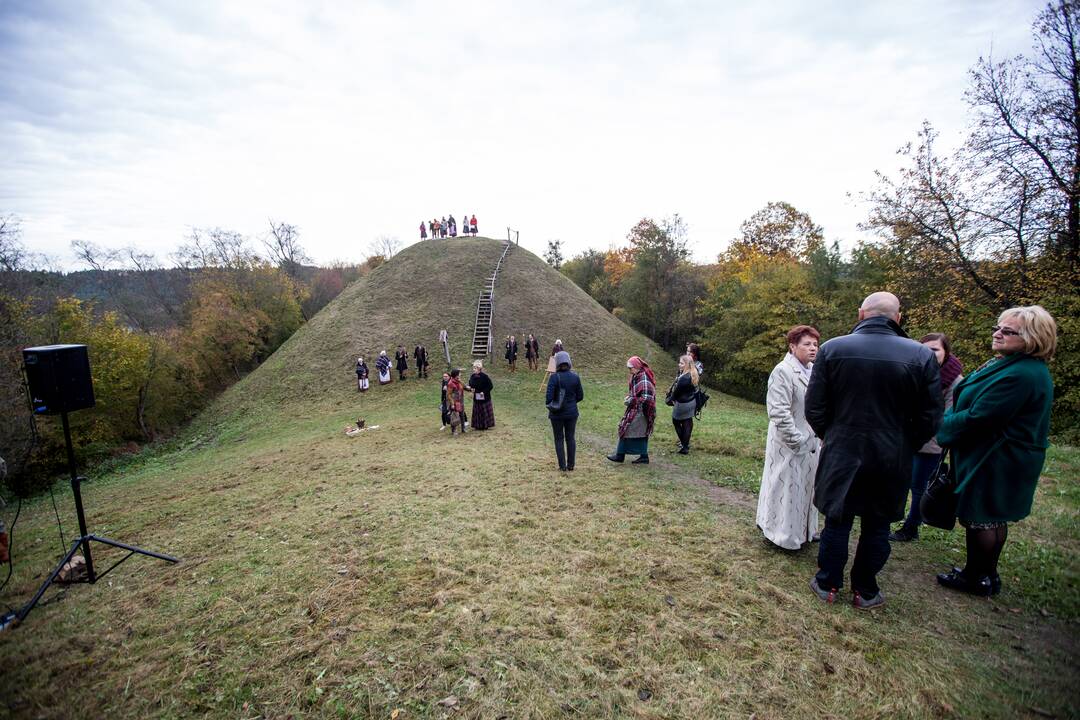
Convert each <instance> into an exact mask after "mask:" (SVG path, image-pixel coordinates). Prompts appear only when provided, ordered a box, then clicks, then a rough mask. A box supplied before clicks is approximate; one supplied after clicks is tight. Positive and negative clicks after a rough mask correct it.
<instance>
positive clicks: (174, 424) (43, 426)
mask: <svg viewBox="0 0 1080 720" xmlns="http://www.w3.org/2000/svg"><path fill="white" fill-rule="evenodd" d="M261 241H262V242H261V244H262V252H261V253H260V252H257V251H256V250H255V249H254V248H253V243H252V241H251V240H250V239H249V238H247V237H244V236H243V235H241V234H240V233H237V232H234V231H231V230H223V229H221V228H205V229H204V228H195V229H193V230H192V231H191V232H190V233H189V235H188V236H187V238H186V239H185V241H184V243H183V244H182V245H181V246H180V248H179V249H178V251H177V252H176V253H175V254H174V255H173V256H172V261H173V265H172V267H163V266H162V265H161V264H160V263H159V262H158V261H157V260H156V259H155V258H154V257H152V256H150V255H147V254H143V253H139V252H138V251H136V250H135V249H132V248H126V249H120V250H116V249H106V248H101V247H97V246H95V245H93V244H91V243H88V242H84V241H76V242H74V243H72V245H73V248H74V250H75V252H76V254H77V256H78V257H79V259H80V260H81V262H82V263H83V264H84V265H86V266H87V267H88V268H90V271H88V272H84V273H79V276H80V277H79V282H78V283H75V284H73V283H71V282H69V280H68V278H66V277H65V276H64V274H62V273H57V272H54V271H49V270H47V269H45V268H46V266H47V259H45V258H42V257H40V256H36V255H34V254H33V253H31V252H29V251H27V249H26V248H25V246H24V244H23V242H22V238H21V228H20V225H19V222H18V219H17V218H14V217H12V216H8V217H5V218H2V219H0V328H2V330H0V456H2V457H4V459H5V460H6V461H7V463H8V466H9V470H10V471H12V475H11V479H9V484H10V485H11V486H12V488H11V489H13V490H15V491H17V492H20V493H27V492H32V491H34V490H35V489H37V488H39V487H41V486H43V484H44V483H46V482H47V480H48V478H49V477H51V476H52V475H53V474H55V473H56V472H57V471H58V470H60V469H61V468H62V466H63V462H64V453H63V445H62V443H63V438H62V435H61V433H60V430H59V427H58V426H59V422H57V421H56V419H55V418H48V417H37V418H34V417H33V416H32V415H31V413H30V411H29V405H28V400H27V394H26V389H25V385H24V378H23V373H22V354H21V350H22V348H24V347H29V346H34V345H48V344H57V343H82V344H86V345H88V346H89V350H90V361H91V372H92V376H93V377H92V379H93V383H94V395H95V400H96V405H95V407H94V408H93V409H91V410H86V411H81V412H78V413H74V414H73V415H71V418H70V419H71V423H72V427H73V430H74V437H75V438H76V441H77V442H78V444H79V445H80V457H81V458H82V459H84V460H87V461H91V462H93V461H95V460H100V459H103V458H107V457H109V456H110V455H113V454H115V453H117V452H118V451H123V450H125V449H135V448H137V447H138V446H140V445H141V444H143V443H146V442H150V441H153V440H155V439H158V438H161V437H164V436H168V435H169V434H171V433H172V432H174V431H175V430H176V429H177V428H179V427H180V426H181V425H182V424H183V423H184V422H186V421H187V420H189V419H190V418H191V417H192V416H193V415H194V414H195V413H196V412H198V410H200V409H201V408H203V407H204V406H205V405H206V404H207V403H208V402H209V401H210V400H211V399H213V398H214V397H215V396H216V395H217V394H218V393H220V392H221V391H222V390H224V389H225V388H227V387H228V386H229V385H231V384H232V383H234V382H236V381H237V380H239V379H240V378H241V377H243V375H244V374H246V373H247V372H250V371H251V370H252V369H253V368H255V367H256V366H257V365H258V364H259V363H261V362H262V361H263V360H265V359H266V358H267V357H269V355H270V354H271V353H273V352H274V350H276V349H277V348H278V347H279V346H280V345H281V344H282V343H283V342H285V340H287V339H288V338H289V337H290V336H291V335H292V333H293V332H295V331H296V330H297V329H298V328H299V327H300V326H301V324H303V322H305V320H306V319H307V318H309V317H311V316H312V315H314V314H315V313H316V312H318V310H319V309H320V308H321V307H322V306H324V305H326V304H327V303H328V302H330V300H332V299H333V298H334V297H336V296H337V295H338V294H339V293H340V292H341V291H342V290H343V289H344V287H345V286H346V285H347V284H348V283H349V282H352V281H353V280H355V279H356V278H358V277H360V276H361V275H363V274H365V273H366V272H368V271H370V270H371V269H373V268H374V267H377V266H378V265H379V264H381V262H383V261H384V260H385V259H386V258H385V256H384V255H381V254H372V255H370V256H369V257H368V259H367V261H365V262H364V263H363V264H361V265H349V264H344V263H339V264H336V265H333V266H331V267H313V266H311V265H310V260H309V259H308V257H307V256H306V254H305V252H304V250H303V247H302V245H301V243H300V235H299V230H298V229H297V228H296V226H293V225H289V224H287V223H274V222H271V223H270V231H269V232H268V233H267V234H266V235H265V236H264V237H262V238H261Z"/></svg>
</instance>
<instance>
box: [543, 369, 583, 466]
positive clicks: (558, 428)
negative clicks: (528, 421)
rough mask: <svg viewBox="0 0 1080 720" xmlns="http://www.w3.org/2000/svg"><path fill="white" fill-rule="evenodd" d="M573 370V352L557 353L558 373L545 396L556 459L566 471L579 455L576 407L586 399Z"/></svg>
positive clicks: (550, 379)
mask: <svg viewBox="0 0 1080 720" xmlns="http://www.w3.org/2000/svg"><path fill="white" fill-rule="evenodd" d="M571 367H572V366H571V363H570V353H568V352H566V351H565V350H563V351H562V352H559V353H556V354H555V368H556V372H555V374H554V375H552V376H551V377H550V378H548V384H547V394H546V395H545V396H544V397H545V400H544V404H545V405H546V406H547V409H548V420H550V421H551V433H552V435H553V436H554V438H555V458H556V459H557V460H558V461H559V470H562V471H563V472H570V471H572V470H573V469H574V458H575V456H576V455H577V441H576V440H575V439H574V430H575V428H576V427H577V421H578V407H577V406H578V403H579V402H581V401H582V400H583V399H584V398H585V391H584V390H583V389H582V388H581V378H580V377H578V374H577V373H576V372H573V371H572V370H571V369H570V368H571ZM560 398H561V399H562V402H561V403H560V402H559V399H560ZM564 444H565V448H564V447H563V446H564Z"/></svg>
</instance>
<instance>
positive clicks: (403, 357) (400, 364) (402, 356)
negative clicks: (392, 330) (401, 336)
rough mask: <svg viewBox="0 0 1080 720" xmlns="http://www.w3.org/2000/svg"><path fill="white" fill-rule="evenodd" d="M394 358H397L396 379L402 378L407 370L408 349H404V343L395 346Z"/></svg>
mask: <svg viewBox="0 0 1080 720" xmlns="http://www.w3.org/2000/svg"><path fill="white" fill-rule="evenodd" d="M394 359H395V360H397V371H398V380H404V379H405V373H406V372H408V370H409V351H408V350H406V349H405V346H404V345H398V346H397V352H396V353H394Z"/></svg>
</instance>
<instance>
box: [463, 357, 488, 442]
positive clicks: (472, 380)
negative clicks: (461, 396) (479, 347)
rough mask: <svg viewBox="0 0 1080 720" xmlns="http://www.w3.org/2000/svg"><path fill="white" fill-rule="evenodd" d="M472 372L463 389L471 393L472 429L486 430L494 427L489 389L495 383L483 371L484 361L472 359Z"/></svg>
mask: <svg viewBox="0 0 1080 720" xmlns="http://www.w3.org/2000/svg"><path fill="white" fill-rule="evenodd" d="M472 366H473V374H472V375H471V376H470V377H469V384H468V385H466V386H465V389H466V390H468V391H469V392H471V393H472V394H473V406H472V429H473V430H487V429H488V428H493V427H495V406H494V405H492V404H491V390H492V388H494V387H495V385H494V384H493V383H492V382H491V378H490V377H488V375H487V373H485V372H484V363H483V362H481V361H480V360H474V361H473V364H472Z"/></svg>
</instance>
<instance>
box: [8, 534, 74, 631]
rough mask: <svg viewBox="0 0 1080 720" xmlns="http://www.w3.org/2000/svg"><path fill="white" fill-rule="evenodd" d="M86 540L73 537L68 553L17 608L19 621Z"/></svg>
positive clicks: (36, 602)
mask: <svg viewBox="0 0 1080 720" xmlns="http://www.w3.org/2000/svg"><path fill="white" fill-rule="evenodd" d="M86 540H87V538H75V542H73V543H72V544H71V549H70V550H68V554H67V555H65V556H64V559H63V560H61V561H60V562H59V564H57V566H56V567H55V568H54V569H53V571H52V574H50V575H49V578H48V579H47V580H46V581H45V582H43V583H42V584H41V587H39V588H38V591H37V592H36V593H34V597H32V598H30V600H29V602H27V603H26V604H25V605H23V606H22V608H20V609H19V612H18V614H17V615H16V617H17V618H18V621H19V622H22V621H23V619H24V618H25V617H26V616H27V615H29V614H30V611H31V610H33V609H34V606H35V605H37V604H38V600H40V599H41V596H42V595H44V594H45V591H46V590H48V589H49V586H50V585H52V584H53V581H55V580H56V576H57V575H59V574H60V571H61V570H62V569H63V567H64V565H67V563H68V562H69V561H70V560H71V558H73V557H74V556H75V553H76V552H77V551H78V549H79V546H80V545H82V544H83V543H84V542H86Z"/></svg>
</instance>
